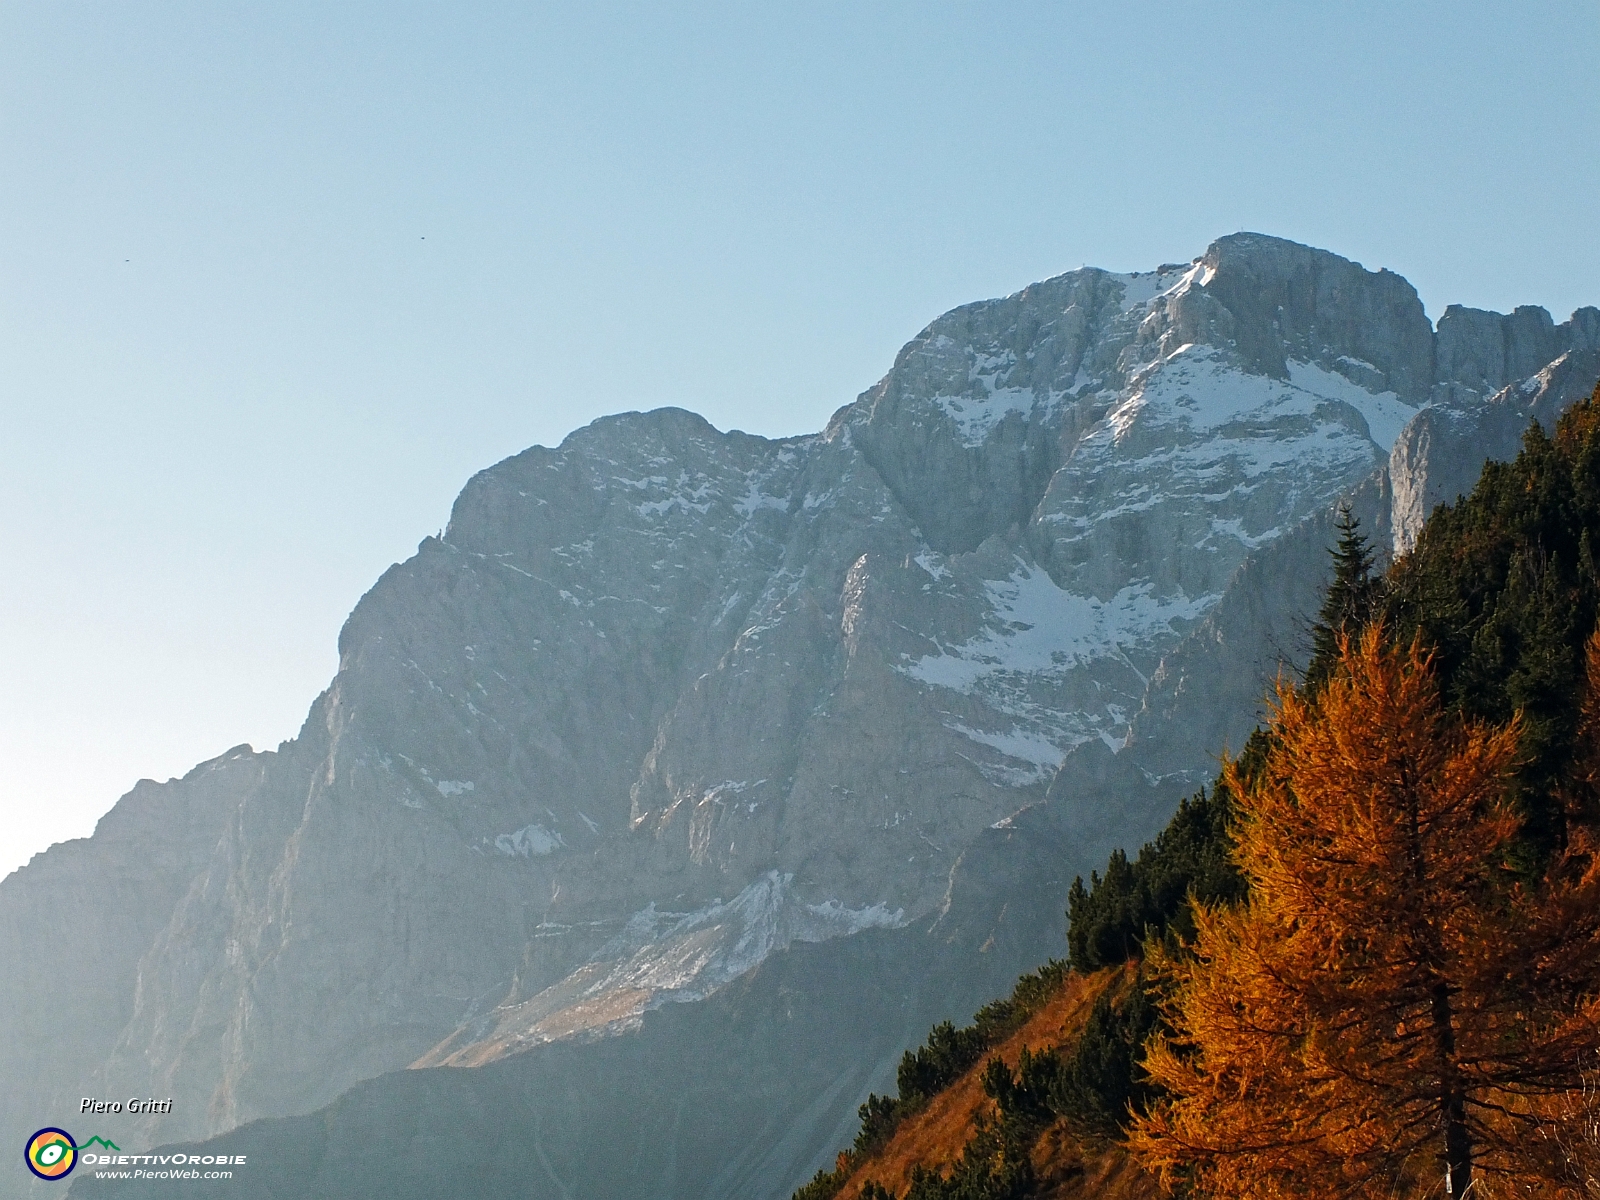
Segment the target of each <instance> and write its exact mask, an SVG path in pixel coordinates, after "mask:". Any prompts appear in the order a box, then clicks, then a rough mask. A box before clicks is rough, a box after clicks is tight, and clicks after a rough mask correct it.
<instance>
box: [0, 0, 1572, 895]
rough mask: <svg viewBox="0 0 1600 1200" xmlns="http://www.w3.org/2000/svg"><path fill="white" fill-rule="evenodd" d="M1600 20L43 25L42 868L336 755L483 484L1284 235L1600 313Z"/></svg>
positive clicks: (1306, 8)
mask: <svg viewBox="0 0 1600 1200" xmlns="http://www.w3.org/2000/svg"><path fill="white" fill-rule="evenodd" d="M1597 64H1600V3H1597V0H1565V2H1562V0H1550V2H1544V0H1539V2H1536V3H1529V2H1528V0H1519V2H1516V3H1503V4H1491V3H1473V2H1470V0H1467V2H1461V0H1457V2H1455V3H1404V2H1402V3H1396V2H1394V0H1386V2H1384V3H1359V2H1357V3H1340V4H1310V3H1300V2H1298V0H1283V2H1281V3H1272V4H1268V3H1250V2H1248V0H1229V2H1226V3H1224V2H1222V0H1210V2H1199V0H1187V2H1171V3H1163V2H1160V0H1147V2H1145V3H1139V4H1132V3H1124V2H1122V0H1101V2H1099V3H1094V4H1087V3H1084V4H1077V3H1068V2H1060V3H1043V2H1039V3H1001V2H995V3H987V2H979V0H966V2H956V0H945V2H939V0H924V2H918V3H909V2H907V3H902V2H896V0H852V2H850V3H830V2H825V0H808V2H806V3H798V2H796V3H779V2H777V0H772V2H756V0H749V2H744V3H725V4H672V3H665V2H662V0H655V2H652V3H638V4H614V3H607V2H605V0H583V2H581V3H579V2H573V3H566V4H544V5H541V4H536V3H521V4H509V3H467V2H463V0H452V2H451V3H439V4H427V5H424V4H406V3H395V2H393V0H385V2H384V3H381V4H378V3H373V4H362V3H340V4H327V3H322V2H318V3H295V2H291V0H272V2H271V3H265V4H224V3H216V2H212V3H190V4H182V3H172V4H156V3H146V2H144V0H117V2H116V3H110V4H108V3H103V2H97V3H84V2H81V0H7V2H6V3H4V4H0V522H3V524H0V563H3V565H0V873H3V872H5V871H7V870H10V869H11V868H13V867H15V866H16V865H18V864H20V863H21V862H23V861H25V860H26V858H27V857H28V856H29V855H30V854H32V853H34V852H36V851H38V850H41V849H43V848H44V847H45V846H47V845H48V844H50V843H51V842H54V841H59V840H62V839H64V838H68V837H76V836H82V835H84V834H87V833H88V832H89V831H90V830H91V829H92V828H93V825H94V822H95V820H96V819H97V818H98V817H99V815H100V814H101V813H103V812H104V811H105V810H106V809H107V808H109V807H110V805H111V804H112V803H113V802H114V801H115V800H116V798H117V796H119V795H120V794H121V793H122V792H123V791H125V790H126V789H127V788H128V787H130V786H131V785H132V784H133V782H134V781H135V780H136V779H138V778H140V777H142V776H149V777H153V778H158V779H164V778H166V777H168V776H170V775H175V774H183V773H184V772H186V771H187V770H188V769H189V768H190V767H191V766H193V765H194V764H195V763H196V762H198V761H200V760H202V759H205V758H209V757H212V756H214V755H216V754H218V753H221V752H222V751H224V750H226V749H228V748H229V747H231V746H234V745H236V744H238V743H240V742H245V741H248V742H251V743H253V744H254V745H255V746H257V747H258V748H263V747H271V746H274V745H276V744H277V743H278V742H279V741H280V740H281V739H284V738H288V737H291V736H293V735H294V733H295V732H296V730H297V729H298V727H299V724H300V722H301V720H302V719H303V717H304V715H305V712H306V709H307V706H308V705H309V703H310V701H311V700H312V698H313V697H314V696H315V695H316V693H317V692H318V691H319V690H321V688H322V687H324V686H325V685H326V684H327V682H328V680H329V679H330V678H331V676H332V673H333V669H334V666H335V652H334V644H335V637H336V635H337V632H338V628H339V625H340V623H341V622H342V620H343V618H344V616H345V614H346V613H347V612H348V611H349V609H350V608H351V606H352V605H353V604H354V603H355V601H356V599H357V598H358V597H359V596H360V595H361V593H362V592H363V591H364V590H365V589H366V588H367V587H368V586H370V584H371V583H372V582H373V581H374V580H375V579H376V578H377V576H378V575H379V574H380V573H381V572H382V571H383V569H384V568H385V567H387V566H388V565H389V564H390V563H391V562H394V561H396V560H398V559H401V558H404V557H406V556H407V555H408V554H409V553H411V552H412V551H413V549H414V547H415V545H416V543H417V541H418V540H419V539H420V538H422V537H423V536H425V535H427V534H430V533H433V532H435V531H436V530H438V529H439V528H440V527H441V526H442V525H443V524H444V523H445V521H446V519H447V517H448V514H449V508H450V503H451V501H452V499H453V498H454V496H455V493H456V492H457V491H458V490H459V488H460V486H461V485H462V484H463V483H464V482H465V480H466V479H467V477H468V476H469V475H470V474H471V473H472V472H473V471H475V470H477V469H479V468H481V467H484V466H486V465H488V464H490V463H492V462H494V461H496V460H497V459H499V458H502V457H504V456H506V455H508V454H512V453H515V452H516V451H518V450H520V449H522V448H524V447H526V446H528V445H530V444H532V443H535V442H542V443H545V444H554V443H555V442H558V441H559V440H560V439H561V438H562V436H563V435H565V434H566V433H567V432H568V431H570V430H572V429H573V428H575V427H576V426H579V425H581V424H584V423H586V422H588V421H589V420H591V419H592V418H594V417H596V416H598V415H601V414H603V413H608V412H616V411H620V410H626V409H638V408H650V407H655V406H658V405H663V404H674V405H681V406H684V407H686V408H692V409H695V410H697V411H699V412H701V413H703V414H705V415H706V416H707V417H708V418H709V419H710V420H711V421H713V422H714V423H715V424H716V425H718V426H719V427H723V428H728V427H737V428H742V429H747V430H750V431H752V432H756V433H762V434H771V435H779V434H792V433H799V432H805V431H810V430H815V429H817V428H819V427H820V426H821V425H822V423H823V422H824V421H825V420H826V419H827V416H828V414H829V413H831V412H832V411H833V410H834V409H835V408H837V407H839V406H840V405H841V404H844V403H847V402H849V401H850V400H851V399H853V398H854V397H855V395H856V394H857V393H858V392H860V391H861V390H863V389H864V388H866V387H867V386H869V385H870V384H871V383H873V382H874V381H875V380H876V379H877V378H879V377H880V376H881V375H882V374H883V373H884V371H885V370H886V369H887V368H888V367H889V365H890V364H891V362H892V361H893V357H894V354H895V351H896V350H897V349H898V348H899V347H900V345H901V344H902V343H903V342H905V341H906V340H907V339H909V338H910V337H912V336H913V335H914V334H915V333H916V332H917V331H918V330H919V329H920V328H921V327H922V326H923V325H925V324H926V323H927V322H928V321H929V320H931V319H932V318H933V317H934V316H936V315H938V314H939V313H940V312H942V311H944V310H945V309H948V308H950V307H952V306H954V305H956V304H960V303H964V302H966V301H970V300H976V299H981V298H984V297H988V296H994V295H1001V294H1005V293H1007V292H1010V291H1014V290H1016V289H1017V288H1019V287H1022V286H1024V285H1025V284H1027V283H1029V282H1031V281H1033V280H1036V279H1041V278H1045V277H1047V276H1049V275H1052V274H1056V273H1059V272H1061V271H1064V270H1070V269H1072V268H1074V267H1078V266H1081V265H1084V264H1089V265H1095V266H1105V267H1109V268H1113V269H1119V270H1132V269H1145V268H1149V267H1153V266H1155V265H1157V264H1159V263H1162V262H1173V261H1187V260H1188V259H1190V258H1192V257H1194V256H1195V255H1197V254H1199V253H1200V252H1201V251H1203V250H1204V248H1205V246H1206V244H1207V243H1208V242H1209V241H1210V240H1211V239H1212V238H1214V237H1217V236H1219V235H1221V234H1225V233H1230V232H1233V231H1236V230H1240V229H1251V230H1257V231H1261V232H1266V233H1272V234H1277V235H1281V236H1284V237H1290V238H1294V239H1296V240H1299V241H1305V242H1310V243H1312V244H1315V245H1319V246H1324V247H1326V248H1329V249H1332V250H1336V251H1338V252H1339V253H1342V254H1345V255H1347V256H1349V257H1351V258H1355V259H1358V260H1360V261H1362V262H1364V263H1366V264H1367V265H1368V266H1371V267H1377V266H1388V267H1391V268H1393V269H1394V270H1397V271H1399V272H1400V273H1401V274H1403V275H1405V276H1406V277H1407V278H1408V279H1410V280H1411V281H1412V282H1413V283H1414V284H1415V285H1416V286H1417V288H1418V290H1419V291H1420V292H1421V294H1422V297H1423V300H1424V301H1425V303H1426V304H1427V307H1428V311H1429V314H1430V315H1432V316H1434V317H1437V316H1438V314H1439V313H1440V312H1442V311H1443V308H1444V306H1445V305H1446V304H1449V303H1452V302H1460V303H1466V304H1473V305H1478V306H1482V307H1489V308H1497V309H1500V310H1502V311H1506V310H1509V308H1510V307H1511V306H1513V305H1516V304H1521V303H1540V304H1544V305H1545V306H1546V307H1548V308H1550V309H1551V311H1552V312H1553V313H1554V315H1555V317H1556V319H1557V320H1561V319H1563V318H1565V317H1566V316H1567V314H1568V313H1569V312H1570V311H1571V310H1572V308H1574V307H1576V306H1577V305H1580V304H1593V303H1597V302H1600V237H1597V236H1596V235H1597V218H1600V84H1597V83H1596V80H1597V78H1600V71H1597Z"/></svg>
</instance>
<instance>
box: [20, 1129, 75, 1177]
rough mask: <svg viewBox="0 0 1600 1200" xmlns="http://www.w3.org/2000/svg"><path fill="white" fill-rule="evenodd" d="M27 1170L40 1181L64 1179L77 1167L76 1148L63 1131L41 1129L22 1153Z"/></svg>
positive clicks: (67, 1134) (30, 1139) (31, 1138)
mask: <svg viewBox="0 0 1600 1200" xmlns="http://www.w3.org/2000/svg"><path fill="white" fill-rule="evenodd" d="M22 1156H23V1157H24V1158H25V1159H27V1160H28V1170H30V1171H32V1172H33V1173H34V1174H35V1175H37V1176H38V1177H39V1178H40V1179H64V1178H66V1177H67V1176H68V1175H70V1174H72V1168H73V1167H75V1166H77V1165H78V1147H77V1144H76V1143H75V1142H73V1140H72V1135H71V1134H70V1133H68V1132H67V1131H66V1130H65V1129H41V1130H39V1132H38V1133H36V1134H34V1135H33V1136H32V1137H30V1138H29V1139H28V1145H27V1148H26V1149H25V1150H23V1152H22Z"/></svg>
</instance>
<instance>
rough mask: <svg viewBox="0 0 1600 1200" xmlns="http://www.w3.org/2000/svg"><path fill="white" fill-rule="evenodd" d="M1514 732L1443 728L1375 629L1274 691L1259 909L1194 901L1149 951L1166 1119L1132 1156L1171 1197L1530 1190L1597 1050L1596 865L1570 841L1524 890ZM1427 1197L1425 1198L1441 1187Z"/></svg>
mask: <svg viewBox="0 0 1600 1200" xmlns="http://www.w3.org/2000/svg"><path fill="white" fill-rule="evenodd" d="M1518 736H1519V724H1518V722H1517V721H1515V720H1513V721H1511V722H1509V723H1507V724H1505V725H1500V726H1492V725H1487V724H1484V723H1481V722H1473V721H1464V720H1460V719H1458V718H1455V717H1453V716H1451V715H1450V714H1448V713H1447V712H1446V710H1445V706H1444V705H1443V703H1442V702H1441V699H1440V697H1439V694H1438V691H1437V688H1436V686H1435V682H1434V678H1433V673H1432V671H1431V669H1430V662H1429V657H1428V655H1427V654H1426V653H1425V652H1424V651H1423V650H1422V648H1421V646H1420V643H1416V642H1413V644H1412V645H1411V647H1410V648H1409V650H1403V649H1396V648H1393V647H1390V646H1387V645H1386V644H1385V643H1384V641H1383V639H1382V636H1381V632H1380V631H1379V630H1377V629H1371V630H1369V631H1368V632H1367V633H1366V634H1364V635H1363V636H1362V638H1361V639H1360V641H1359V643H1355V644H1352V643H1349V642H1346V643H1345V644H1344V645H1343V646H1342V648H1341V653H1340V661H1339V664H1338V666H1337V668H1336V669H1335V671H1334V672H1333V675H1332V678H1331V679H1330V680H1329V681H1328V682H1327V685H1326V687H1325V689H1324V690H1323V691H1321V692H1320V693H1319V694H1318V695H1317V696H1316V697H1315V698H1314V699H1308V698H1307V697H1306V696H1304V695H1302V694H1301V693H1300V692H1298V691H1297V690H1296V689H1294V688H1293V687H1291V686H1288V685H1284V686H1281V687H1280V689H1279V692H1278V697H1277V703H1276V707H1275V712H1274V714H1273V720H1272V727H1271V744H1272V749H1271V750H1270V752H1269V754H1268V756H1267V760H1266V763H1265V766H1264V768H1263V769H1262V770H1261V771H1260V772H1259V773H1256V774H1254V775H1253V777H1252V778H1250V779H1244V778H1241V777H1240V776H1239V774H1238V773H1237V772H1233V773H1232V775H1231V778H1230V786H1231V787H1232V789H1233V793H1234V795H1235V796H1236V797H1237V802H1238V815H1237V820H1236V823H1235V829H1234V835H1233V836H1234V855H1235V860H1236V862H1237V863H1238V865H1239V867H1240V868H1241V870H1242V871H1243V872H1244V874H1245V875H1246V876H1247V878H1248V879H1249V886H1250V891H1249V897H1248V899H1247V900H1245V901H1244V902H1242V903H1241V904H1238V905H1234V906H1228V905H1217V906H1204V905H1196V922H1195V924H1196V931H1197V932H1196V936H1195V938H1194V940H1193V942H1192V943H1191V944H1190V945H1189V946H1188V947H1186V948H1185V950H1184V951H1183V952H1181V953H1177V954H1170V955H1163V954H1161V953H1160V952H1159V951H1156V952H1155V953H1154V958H1155V959H1156V965H1157V967H1158V969H1159V970H1160V971H1161V972H1162V973H1163V974H1164V977H1165V980H1166V984H1167V989H1168V990H1167V1000H1166V1016H1167V1019H1168V1022H1169V1024H1170V1027H1171V1031H1172V1032H1171V1033H1170V1034H1169V1035H1167V1036H1166V1037H1164V1038H1158V1039H1156V1040H1155V1041H1153V1042H1152V1043H1151V1046H1150V1048H1149V1050H1148V1053H1147V1058H1146V1067H1147V1069H1148V1071H1149V1073H1150V1075H1151V1076H1152V1078H1153V1079H1154V1080H1155V1082H1156V1083H1158V1084H1159V1085H1160V1086H1161V1087H1162V1088H1164V1089H1165V1091H1166V1093H1167V1099H1165V1100H1164V1101H1162V1102H1161V1103H1159V1104H1157V1105H1156V1106H1155V1107H1153V1108H1152V1109H1151V1110H1150V1111H1149V1112H1148V1113H1145V1114H1143V1115H1141V1116H1139V1117H1138V1118H1137V1119H1136V1121H1135V1123H1134V1127H1133V1130H1132V1133H1131V1141H1132V1144H1133V1146H1134V1148H1135V1150H1136V1151H1137V1152H1138V1153H1139V1154H1140V1156H1141V1157H1142V1158H1143V1159H1144V1161H1145V1162H1146V1163H1147V1164H1148V1165H1149V1166H1150V1167H1152V1168H1153V1169H1154V1170H1156V1171H1157V1172H1158V1173H1159V1174H1160V1175H1161V1176H1162V1178H1163V1179H1164V1180H1165V1181H1166V1182H1167V1183H1168V1184H1169V1185H1170V1184H1174V1183H1177V1182H1179V1181H1185V1182H1187V1183H1189V1184H1191V1185H1193V1186H1194V1188H1195V1189H1196V1190H1197V1191H1198V1192H1200V1193H1201V1194H1205V1195H1216V1196H1229V1197H1234V1196H1238V1197H1279V1196H1299V1195H1311V1194H1315V1195H1318V1196H1357V1195H1362V1196H1365V1195H1378V1194H1382V1195H1397V1194H1404V1193H1406V1192H1408V1191H1412V1190H1415V1191H1417V1192H1419V1193H1425V1192H1429V1191H1434V1190H1435V1189H1436V1185H1437V1181H1438V1180H1439V1178H1440V1176H1441V1175H1442V1176H1443V1177H1444V1179H1445V1194H1446V1195H1447V1196H1450V1197H1454V1198H1459V1197H1462V1196H1464V1195H1465V1194H1466V1193H1467V1191H1468V1189H1469V1188H1471V1187H1472V1183H1473V1178H1474V1172H1478V1173H1479V1174H1480V1175H1486V1176H1488V1177H1491V1178H1493V1177H1495V1176H1500V1177H1513V1176H1514V1177H1517V1178H1519V1179H1522V1180H1528V1179H1529V1178H1530V1175H1529V1172H1530V1171H1532V1172H1533V1174H1534V1175H1537V1169H1536V1167H1530V1160H1529V1157H1528V1156H1527V1155H1525V1154H1523V1153H1522V1152H1521V1148H1522V1147H1523V1146H1524V1145H1525V1144H1526V1143H1527V1142H1528V1135H1529V1133H1530V1132H1531V1131H1532V1130H1533V1129H1534V1128H1535V1127H1536V1125H1537V1121H1538V1117H1537V1111H1536V1110H1538V1109H1539V1108H1540V1101H1541V1099H1542V1098H1547V1097H1550V1096H1552V1095H1556V1094H1560V1093H1563V1092H1566V1091H1567V1090H1569V1089H1571V1088H1573V1087H1575V1086H1578V1084H1579V1078H1578V1075H1579V1071H1580V1068H1581V1065H1582V1064H1583V1063H1585V1062H1589V1061H1592V1058H1591V1056H1592V1054H1593V1053H1594V1050H1595V1048H1596V1046H1597V1045H1600V1038H1597V1032H1600V1031H1597V1026H1596V1021H1595V1016H1596V1012H1595V1009H1594V1005H1593V996H1594V993H1595V990H1596V986H1597V984H1600V868H1597V866H1596V864H1595V861H1594V856H1593V855H1592V854H1590V853H1589V852H1588V849H1587V847H1586V845H1585V844H1581V840H1580V841H1575V842H1574V844H1573V845H1571V846H1569V847H1568V849H1567V850H1566V851H1565V852H1564V853H1563V855H1562V856H1561V857H1560V858H1559V859H1557V860H1556V861H1555V862H1553V863H1552V864H1551V867H1550V871H1549V874H1548V877H1547V878H1544V879H1541V880H1538V881H1534V882H1530V881H1528V880H1527V879H1524V878H1521V877H1518V876H1517V875H1516V874H1515V873H1514V872H1512V871H1511V870H1509V869H1508V868H1507V865H1506V864H1507V861H1508V856H1509V852H1510V851H1511V850H1512V848H1513V845H1514V843H1515V840H1516V838H1517V834H1518V829H1519V818H1518V816H1517V815H1516V809H1515V806H1514V805H1513V803H1512V798H1511V797H1510V795H1509V794H1508V791H1509V788H1510V787H1511V781H1512V778H1513V768H1514V767H1515V765H1516V762H1517V755H1518ZM1435 1194H1437V1193H1436V1191H1435Z"/></svg>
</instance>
